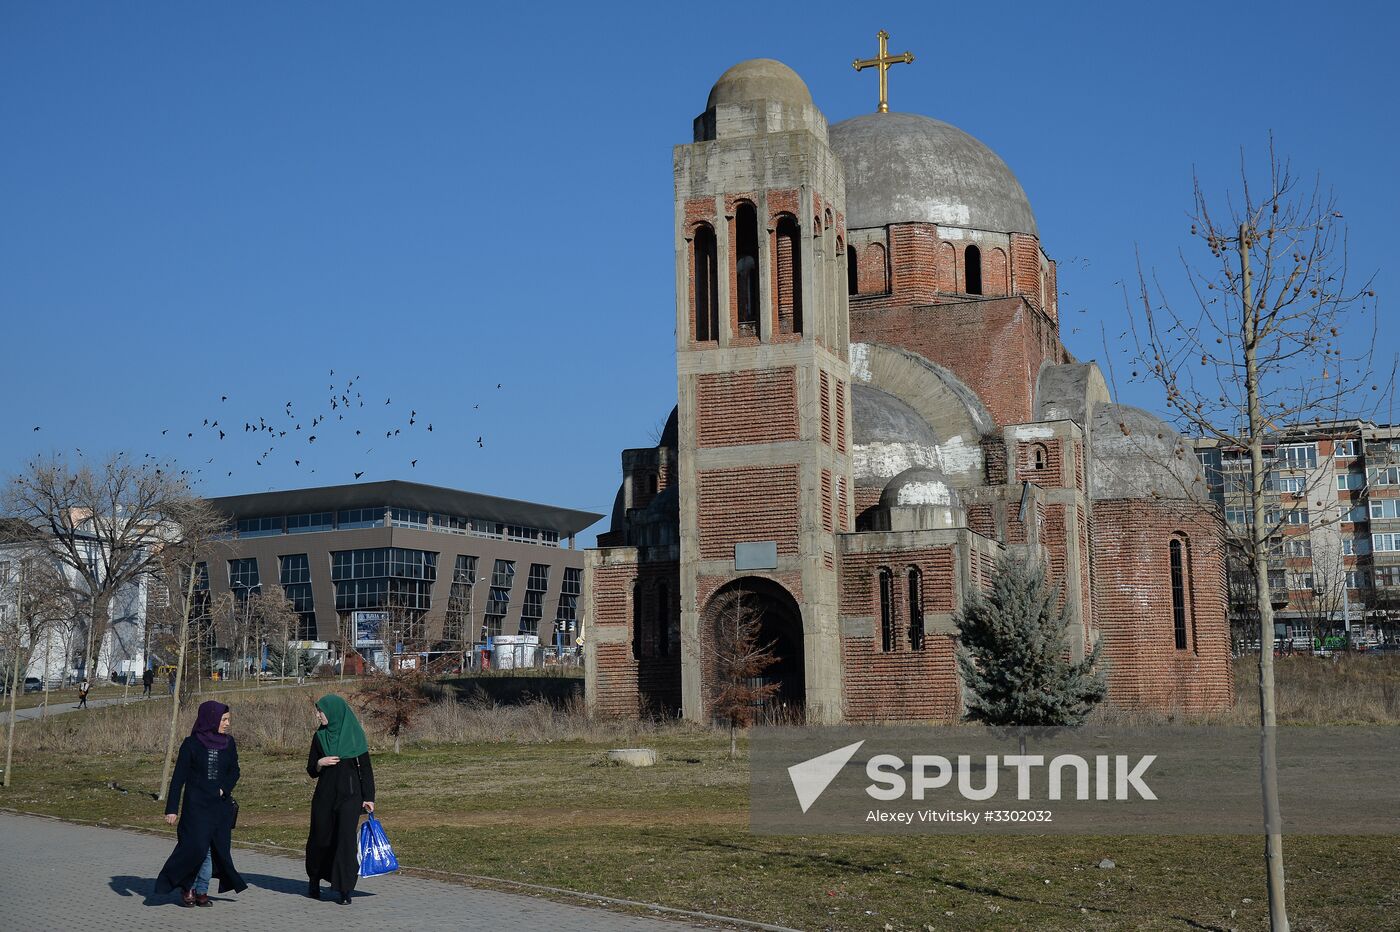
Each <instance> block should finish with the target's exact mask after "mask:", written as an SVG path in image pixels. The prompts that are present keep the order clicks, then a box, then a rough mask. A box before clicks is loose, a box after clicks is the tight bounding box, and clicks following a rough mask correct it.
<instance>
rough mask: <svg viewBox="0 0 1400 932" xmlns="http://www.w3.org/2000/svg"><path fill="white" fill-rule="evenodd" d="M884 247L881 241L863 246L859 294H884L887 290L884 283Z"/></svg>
mask: <svg viewBox="0 0 1400 932" xmlns="http://www.w3.org/2000/svg"><path fill="white" fill-rule="evenodd" d="M885 270H886V266H885V247H884V245H883V244H882V243H871V244H870V245H869V246H866V247H865V274H864V275H863V276H862V277H861V288H860V293H861V294H884V293H885V292H886V291H888V290H889V286H888V285H887V284H886V280H887V279H886V277H885V276H886V271H885Z"/></svg>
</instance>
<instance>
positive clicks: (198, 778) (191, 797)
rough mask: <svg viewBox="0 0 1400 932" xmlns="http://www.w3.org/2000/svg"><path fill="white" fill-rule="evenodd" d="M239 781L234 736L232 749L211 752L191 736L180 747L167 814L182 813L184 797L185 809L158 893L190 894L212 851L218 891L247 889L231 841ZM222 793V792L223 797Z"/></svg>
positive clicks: (159, 881)
mask: <svg viewBox="0 0 1400 932" xmlns="http://www.w3.org/2000/svg"><path fill="white" fill-rule="evenodd" d="M237 783H238V745H237V744H236V743H234V740H233V739H232V738H230V739H229V742H228V747H226V748H224V749H223V750H221V751H211V750H209V749H208V748H206V747H205V746H204V745H202V744H200V743H199V739H198V738H196V737H194V736H193V735H191V736H190V737H188V738H186V739H185V740H184V743H183V744H181V745H180V753H179V755H178V756H177V757H176V758H175V773H174V775H173V776H172V777H171V778H170V792H169V793H167V794H166V797H165V813H166V815H172V814H174V813H176V812H180V808H181V807H180V796H181V793H182V792H183V794H184V803H185V804H184V811H183V812H182V813H181V815H180V822H179V826H178V828H177V829H176V842H175V850H174V851H173V852H171V854H170V858H169V859H168V860H167V861H166V862H165V866H164V867H163V868H161V870H160V876H159V877H157V878H156V892H157V893H169V892H170V891H171V890H176V889H179V890H188V889H190V887H192V886H194V878H195V875H196V874H198V873H199V868H200V866H201V865H203V864H204V855H205V854H206V853H208V852H210V851H212V852H213V859H214V876H215V877H217V878H219V892H220V893H224V892H226V891H228V890H236V891H238V892H239V893H242V892H243V891H244V890H246V889H248V885H247V884H246V883H244V882H243V878H242V877H241V876H239V873H238V871H237V869H235V868H234V866H233V854H232V852H231V851H230V842H231V839H232V835H233V805H232V803H230V802H229V797H230V795H231V794H232V793H233V788H234V786H235V785H236V784H237ZM220 790H223V793H222V794H220V792H219V791H220Z"/></svg>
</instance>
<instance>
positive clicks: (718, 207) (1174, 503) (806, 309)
mask: <svg viewBox="0 0 1400 932" xmlns="http://www.w3.org/2000/svg"><path fill="white" fill-rule="evenodd" d="M886 39H887V37H886V36H884V34H881V37H880V52H879V55H878V56H877V57H876V58H874V59H868V60H864V61H861V60H858V61H857V62H856V69H857V70H862V69H863V68H865V67H874V68H878V71H879V74H880V98H879V101H880V105H881V109H880V110H877V112H875V113H872V114H868V115H865V116H858V117H855V118H853V119H849V120H846V121H844V122H842V123H838V124H836V125H835V126H831V127H828V125H827V121H826V118H825V117H824V116H823V114H822V113H821V111H820V110H819V109H818V108H817V107H816V106H815V105H814V103H813V101H812V97H811V94H810V92H809V90H808V88H807V86H806V85H805V83H804V82H803V81H802V79H801V78H800V77H798V75H797V74H796V73H795V72H793V71H792V70H791V69H790V68H788V67H787V66H786V65H783V64H782V63H780V62H777V61H772V60H768V59H758V60H753V61H747V62H743V63H740V64H739V65H736V66H734V67H733V68H731V69H729V70H728V71H726V72H725V73H724V74H723V75H722V76H721V77H720V79H719V81H718V82H716V84H715V85H714V87H713V89H712V90H711V92H710V95H709V99H708V100H707V102H706V106H705V110H704V112H702V113H701V114H700V115H699V116H698V117H696V118H695V120H694V124H693V141H692V142H690V143H688V144H684V145H680V146H677V147H676V149H675V151H674V158H673V164H674V176H675V245H676V252H675V256H676V265H675V272H676V304H675V313H676V345H675V352H676V367H677V401H678V403H677V404H676V407H675V410H674V411H673V412H672V415H671V418H670V420H669V421H668V423H667V425H666V428H665V430H664V431H663V435H662V437H661V438H660V442H659V443H658V444H657V445H656V446H654V447H647V448H640V449H633V450H626V451H624V452H623V454H622V463H623V482H622V486H621V488H620V489H619V491H618V496H617V501H616V504H615V507H614V511H613V517H612V525H611V527H610V529H609V531H608V532H607V533H605V534H603V535H600V537H599V546H598V548H597V549H595V550H592V551H589V553H588V555H587V574H588V580H589V581H588V584H587V586H586V592H587V593H588V599H589V605H588V610H587V629H586V630H587V633H586V637H585V651H586V677H587V679H586V698H587V702H588V704H589V706H590V708H591V709H592V710H594V711H595V712H597V713H600V714H610V715H623V716H638V715H653V714H657V715H673V714H682V715H684V716H685V717H687V718H690V719H693V720H696V721H705V720H708V719H709V717H710V713H709V704H710V701H711V699H712V696H713V691H714V687H715V684H714V674H713V668H714V659H713V657H714V649H713V639H714V628H715V625H716V623H717V619H719V618H720V617H722V615H723V613H724V612H726V611H734V610H735V607H736V606H740V605H742V606H744V607H745V609H746V610H747V611H749V612H751V613H753V614H754V615H755V617H757V618H758V619H759V626H760V640H761V641H762V642H763V643H765V644H770V645H772V650H773V652H774V653H775V655H777V657H778V662H776V663H775V664H774V665H773V666H772V667H771V668H770V670H769V671H768V672H767V673H766V674H765V678H767V679H769V680H771V681H772V682H774V683H775V685H776V686H777V691H776V693H775V694H774V696H773V698H772V699H770V700H769V702H768V704H767V708H766V709H765V712H766V713H768V714H771V715H772V716H773V717H775V718H781V719H784V720H792V719H795V718H800V719H805V720H806V721H809V722H838V721H871V720H937V721H948V720H954V719H956V718H957V717H958V716H959V715H960V714H961V710H962V696H961V683H960V682H959V677H958V673H957V667H956V663H955V648H956V640H955V635H956V631H955V629H954V626H953V623H952V618H953V613H954V612H955V610H956V609H957V607H958V606H959V605H960V604H961V602H962V600H963V598H964V597H965V595H966V594H967V593H968V592H969V591H971V590H972V589H973V588H985V587H987V586H989V585H990V582H991V574H992V571H993V567H994V565H995V562H996V559H997V557H998V555H999V554H1001V553H1003V552H1005V551H1011V552H1013V553H1017V554H1021V555H1024V556H1027V557H1029V558H1031V559H1035V560H1039V561H1041V562H1043V563H1044V564H1045V565H1046V566H1047V567H1048V568H1049V571H1050V575H1051V577H1052V579H1053V580H1054V581H1055V582H1056V584H1057V585H1058V586H1059V587H1060V592H1061V598H1062V599H1063V601H1064V604H1065V605H1066V607H1067V609H1068V611H1069V614H1070V616H1071V618H1072V622H1073V624H1072V633H1071V641H1072V643H1073V649H1074V650H1075V651H1076V652H1077V653H1079V654H1081V655H1082V654H1083V652H1085V651H1087V650H1090V649H1092V647H1093V645H1094V644H1095V643H1097V642H1099V641H1102V642H1103V646H1104V654H1105V656H1106V658H1107V659H1108V661H1109V664H1110V672H1109V679H1110V697H1111V700H1112V701H1114V702H1116V703H1118V704H1121V705H1125V706H1130V707H1154V708H1181V709H1201V708H1218V707H1221V706H1223V705H1226V704H1228V703H1229V702H1230V701H1231V699H1232V695H1231V686H1230V671H1229V662H1230V661H1229V650H1228V634H1227V626H1226V616H1225V597H1224V577H1223V568H1222V563H1221V558H1220V550H1219V548H1218V546H1217V545H1216V539H1217V533H1218V532H1217V525H1216V524H1215V523H1214V521H1215V519H1214V516H1213V514H1212V511H1211V509H1210V507H1209V505H1208V504H1207V503H1206V502H1205V501H1204V487H1203V485H1201V484H1200V483H1199V475H1198V471H1199V466H1198V463H1197V461H1196V458H1195V456H1194V454H1193V453H1191V452H1190V451H1189V449H1187V448H1185V445H1184V444H1182V443H1181V442H1180V440H1179V438H1178V437H1177V436H1176V435H1175V434H1174V433H1172V432H1171V430H1170V428H1168V427H1167V426H1166V425H1164V424H1162V423H1161V422H1160V421H1158V420H1157V419H1156V418H1154V417H1152V415H1150V414H1147V413H1146V412H1143V411H1139V410H1137V409H1133V408H1127V407H1124V406H1120V405H1115V404H1113V403H1112V400H1111V398H1110V396H1109V393H1108V389H1107V386H1106V384H1105V382H1104V380H1103V377H1102V375H1101V374H1100V373H1099V371H1098V369H1097V367H1096V366H1095V365H1094V364H1093V363H1079V362H1077V361H1076V360H1075V359H1074V358H1073V357H1072V356H1071V354H1070V353H1069V352H1068V350H1066V348H1065V347H1064V346H1063V344H1062V343H1061V342H1060V338H1059V326H1058V320H1057V309H1056V301H1055V289H1056V281H1055V266H1054V263H1053V261H1051V260H1050V259H1049V258H1048V257H1047V255H1046V254H1045V252H1044V251H1043V249H1042V248H1041V244H1040V239H1039V232H1038V230H1037V227H1036V223H1035V217H1034V214H1033V213H1032V211H1031V207H1030V202H1029V200H1028V199H1027V197H1026V195H1025V192H1024V191H1023V190H1022V189H1021V186H1020V184H1019V182H1017V180H1016V178H1015V176H1014V175H1013V174H1012V173H1011V171H1010V169H1009V168H1008V167H1007V166H1006V164H1005V163H1004V162H1003V161H1002V160H1001V159H1000V158H998V157H997V156H996V154H995V153H993V152H992V151H991V150H990V149H988V148H987V147H986V146H985V145H983V144H982V143H981V142H979V141H978V140H976V139H974V138H973V137H971V136H969V135H968V134H966V133H964V132H962V131H961V130H958V129H956V128H955V127H952V126H949V125H948V124H946V123H941V122H939V121H937V120H933V119H930V118H928V117H924V116H919V115H915V114H909V113H897V112H884V111H885V109H886V106H885V105H886V101H887V100H888V86H887V80H888V79H887V77H886V71H887V70H888V69H889V67H891V66H892V65H895V64H902V63H905V62H910V61H912V60H913V57H912V56H911V55H909V54H908V53H904V54H903V55H890V54H889V53H888V51H887V45H886Z"/></svg>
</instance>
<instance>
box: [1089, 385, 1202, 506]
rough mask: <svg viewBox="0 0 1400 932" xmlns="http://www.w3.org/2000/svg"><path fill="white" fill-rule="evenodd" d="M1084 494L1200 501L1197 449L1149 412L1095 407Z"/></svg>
mask: <svg viewBox="0 0 1400 932" xmlns="http://www.w3.org/2000/svg"><path fill="white" fill-rule="evenodd" d="M1091 437H1092V447H1091V450H1090V457H1089V459H1090V470H1089V495H1090V497H1091V498H1092V499H1094V500H1096V501H1099V500H1103V499H1117V498H1145V499H1175V500H1198V501H1205V500H1206V499H1207V498H1208V493H1207V489H1206V485H1205V477H1204V476H1203V475H1202V473H1201V463H1200V460H1198V459H1197V458H1196V451H1195V450H1194V449H1193V448H1192V447H1190V446H1189V445H1188V444H1187V443H1186V441H1184V440H1182V439H1181V435H1180V434H1178V433H1177V432H1176V431H1175V430H1173V429H1172V428H1171V426H1170V425H1169V424H1167V423H1165V422H1164V421H1162V420H1161V419H1160V418H1158V417H1157V416H1156V415H1154V414H1150V413H1149V412H1147V411H1144V410H1142V409H1141V408H1134V407H1131V406H1129V405H1120V404H1109V403H1101V404H1097V405H1095V406H1094V423H1093V427H1092V429H1091Z"/></svg>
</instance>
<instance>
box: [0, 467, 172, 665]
mask: <svg viewBox="0 0 1400 932" xmlns="http://www.w3.org/2000/svg"><path fill="white" fill-rule="evenodd" d="M192 498H193V496H192V495H191V493H190V491H189V489H188V488H187V486H186V485H185V482H184V481H183V480H182V479H181V478H180V477H179V475H178V473H176V472H175V471H174V470H172V469H170V468H168V467H162V466H157V465H154V464H152V463H148V462H133V461H132V460H131V459H130V458H129V457H128V456H127V455H125V454H120V453H119V454H115V455H113V456H111V457H109V458H108V459H107V460H105V461H104V462H102V463H101V464H99V465H97V466H92V465H89V464H88V463H87V462H86V461H84V462H83V463H81V464H80V465H78V466H77V467H76V468H75V467H73V466H72V465H71V464H70V463H69V462H68V461H67V460H66V459H65V458H64V457H63V456H61V455H55V456H51V457H47V458H41V459H36V460H34V461H32V462H30V463H29V464H28V465H27V466H26V467H25V469H24V470H23V471H22V472H20V473H18V474H16V475H14V476H12V477H11V478H10V480H9V483H8V485H7V486H6V489H5V492H4V502H3V507H4V511H5V515H6V516H7V517H9V518H12V519H14V520H12V521H7V522H5V523H4V525H3V528H0V533H3V534H4V535H5V537H6V538H8V540H9V541H12V542H20V543H27V544H31V545H34V546H38V547H40V548H42V549H43V550H44V552H45V553H46V554H47V555H48V556H49V557H51V558H52V560H53V562H54V563H55V564H56V565H59V566H62V567H63V568H64V569H65V570H66V572H67V573H68V574H69V575H70V576H71V577H72V578H73V579H74V580H75V581H76V582H77V583H78V588H80V589H81V591H82V592H83V594H84V595H85V597H86V606H85V607H86V615H87V625H86V632H85V638H84V643H83V651H82V666H83V671H84V673H85V674H86V675H87V676H88V678H89V679H91V678H93V677H95V676H96V673H97V660H98V652H99V651H100V650H101V647H102V641H103V638H104V636H105V635H106V632H107V626H108V623H109V620H110V619H109V612H110V609H111V605H112V602H113V599H114V598H116V596H117V595H118V593H120V592H121V591H122V590H123V589H124V588H125V587H127V586H130V585H132V584H134V583H136V582H138V581H139V580H140V578H141V577H142V576H143V575H145V574H147V573H149V572H150V571H151V569H152V568H153V567H154V565H155V562H156V560H157V550H158V549H159V544H160V543H161V539H162V538H161V527H162V525H163V524H164V523H165V522H166V521H168V520H169V516H170V515H171V514H172V513H174V512H179V511H181V510H183V509H184V508H185V507H186V506H187V505H188V503H189V502H190V500H191V499H192Z"/></svg>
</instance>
